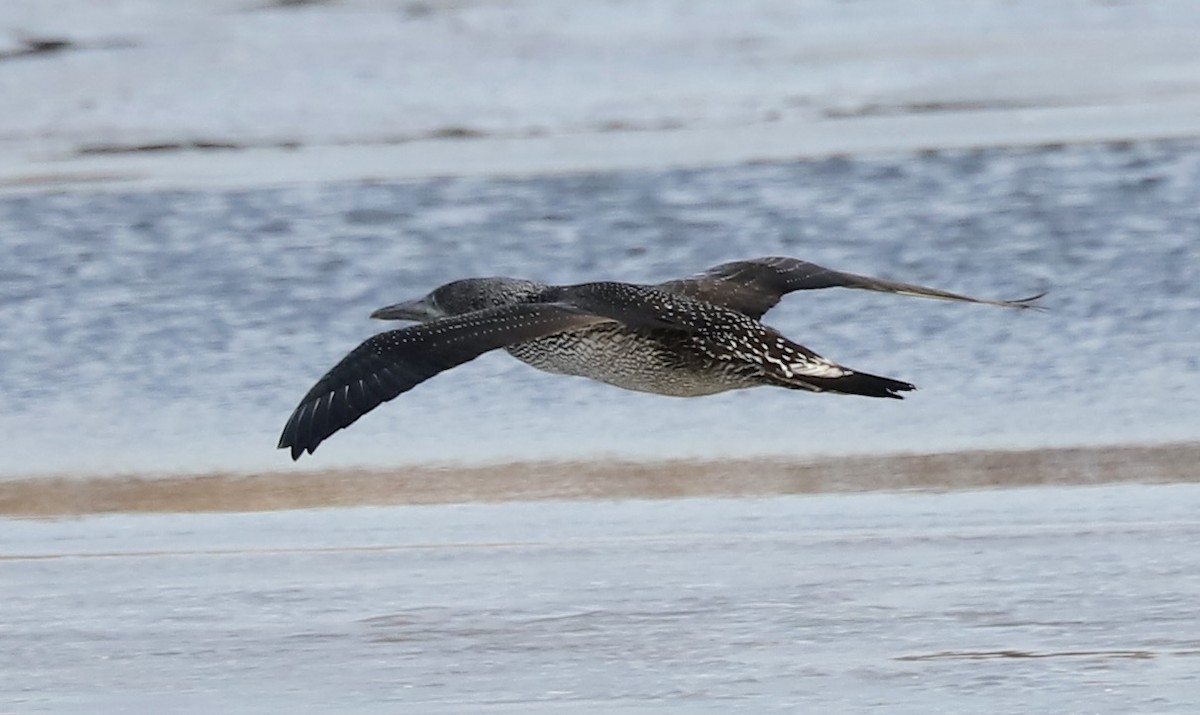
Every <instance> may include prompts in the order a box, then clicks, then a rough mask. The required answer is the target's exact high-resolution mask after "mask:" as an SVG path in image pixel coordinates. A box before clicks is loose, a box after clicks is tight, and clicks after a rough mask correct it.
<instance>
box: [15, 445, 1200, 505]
mask: <svg viewBox="0 0 1200 715" xmlns="http://www.w3.org/2000/svg"><path fill="white" fill-rule="evenodd" d="M1197 465H1200V443H1194V442H1193V443H1182V444H1166V445H1137V446H1102V447H1077V448H1059V449H1038V450H1026V451H1003V450H980V451H966V452H949V453H943V454H924V455H914V454H902V455H890V456H854V457H827V458H821V459H813V460H804V461H800V460H794V459H793V460H782V459H779V460H776V459H728V460H710V461H666V462H635V461H620V460H607V459H600V460H595V461H576V462H522V463H514V464H499V465H492V466H459V467H454V466H413V467H403V468H397V469H395V470H389V471H378V470H357V471H355V470H334V471H301V470H298V471H294V472H287V471H278V472H267V473H257V474H197V475H163V476H147V475H137V476H107V477H91V478H80V477H68V476H62V477H31V478H23V479H10V480H6V481H0V515H8V516H19V517H55V516H75V515H83V514H98V513H110V512H206V511H234V512H236V511H273V510H280V509H305V508H316V507H335V506H385V505H403V504H454V503H473V502H475V503H477V502H506V501H538V500H579V499H669V498H675V497H704V496H710V497H711V496H718V497H735V496H772V495H785V494H816V493H838V492H863V491H875V490H902V489H936V490H948V489H987V488H996V487H1019V486H1036V485H1054V486H1071V485H1089V484H1105V483H1114V482H1136V483H1184V482H1197V481H1200V466H1197Z"/></svg>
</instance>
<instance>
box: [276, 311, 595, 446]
mask: <svg viewBox="0 0 1200 715" xmlns="http://www.w3.org/2000/svg"><path fill="white" fill-rule="evenodd" d="M606 320H607V319H606V318H603V317H600V316H596V315H589V314H587V313H583V312H581V311H580V310H579V309H577V308H575V307H573V306H569V305H564V304H561V303H535V304H521V305H508V306H502V307H499V308H490V309H487V310H480V311H476V312H474V313H468V314H465V315H460V316H455V317H452V318H443V319H441V320H435V321H432V322H429V323H422V324H420V325H414V326H411V327H407V328H403V329H400V330H391V331H388V332H386V333H380V334H378V335H376V336H375V337H373V338H370V339H368V340H367V341H365V342H364V343H363V344H361V345H359V346H358V347H357V348H355V349H354V350H352V351H350V354H348V355H346V357H344V358H342V360H341V362H339V363H338V364H337V365H335V366H334V367H333V369H332V370H330V371H329V372H328V373H326V374H325V376H324V377H322V378H321V379H320V380H318V381H317V384H315V385H313V387H312V389H311V390H309V391H308V394H306V395H305V396H304V399H302V400H301V401H300V404H299V405H298V406H297V407H296V409H295V410H294V411H293V412H292V416H291V418H290V419H288V421H287V425H286V426H284V428H283V434H282V435H281V436H280V438H279V448H280V449H284V448H288V447H290V448H291V453H292V459H299V458H300V455H301V454H303V453H304V452H305V451H307V452H308V453H309V454H311V453H312V452H313V451H315V450H316V448H317V446H318V445H320V444H321V442H323V441H324V440H325V439H326V438H328V437H329V436H330V435H331V434H333V433H334V432H337V431H338V430H340V429H344V428H345V427H348V426H350V425H351V424H353V423H354V421H355V420H357V419H358V418H359V417H362V416H363V415H365V414H367V413H368V412H370V411H371V410H373V409H375V408H376V407H378V406H379V405H380V404H382V403H384V402H386V401H388V400H390V399H392V398H394V397H396V396H397V395H399V394H401V393H403V392H407V391H408V390H411V389H412V388H414V387H416V386H417V385H419V384H421V383H422V382H424V381H425V380H428V379H429V378H431V377H433V376H434V375H437V374H438V373H440V372H442V371H444V370H449V369H450V368H452V367H456V366H458V365H462V364H463V363H465V362H468V361H470V360H474V359H475V358H477V357H479V356H480V355H482V354H483V353H485V352H488V351H489V350H495V349H497V348H501V347H504V346H506V345H511V344H513V343H519V342H524V341H526V340H533V339H535V338H540V337H543V336H546V335H551V334H554V333H559V332H563V331H565V330H574V329H578V328H583V327H587V326H589V325H594V324H596V323H600V322H605V321H606Z"/></svg>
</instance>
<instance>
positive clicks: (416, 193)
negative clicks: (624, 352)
mask: <svg viewBox="0 0 1200 715" xmlns="http://www.w3.org/2000/svg"><path fill="white" fill-rule="evenodd" d="M1198 207H1200V145H1197V144H1195V143H1161V144H1133V145H1125V144H1121V145H1104V146H1099V145H1098V146H1084V147H1068V148H1050V149H1044V150H1020V151H1001V150H994V151H970V152H944V153H936V154H928V155H921V156H909V155H905V156H892V157H876V158H850V159H830V160H825V161H809V162H799V163H778V164H759V165H749V166H739V167H726V168H712V169H703V170H688V171H638V172H627V173H614V174H605V175H581V176H565V177H548V178H534V179H525V180H515V179H506V180H489V179H462V180H435V181H424V182H412V183H396V184H371V183H353V184H336V185H324V186H316V187H306V188H287V189H262V190H253V191H169V192H167V191H165V192H146V193H131V194H119V193H94V194H64V195H29V196H7V197H2V198H0V251H2V256H3V258H2V260H0V336H2V337H0V391H2V394H0V401H2V404H3V407H2V408H0V430H3V433H4V434H5V435H6V436H7V440H6V446H5V448H4V449H3V450H0V474H6V475H12V474H25V473H34V472H42V471H56V470H73V471H80V472H112V471H137V470H149V469H160V468H166V469H177V470H184V471H194V470H201V469H210V468H226V469H251V468H262V467H270V466H275V467H281V468H282V467H287V466H288V465H289V464H290V462H289V461H288V460H287V458H286V456H285V455H284V454H283V453H282V452H276V451H275V450H274V444H275V441H276V440H277V438H278V433H279V430H280V428H281V427H282V425H283V423H284V421H285V420H286V418H287V416H288V413H289V412H290V411H291V409H292V408H293V407H294V406H295V403H296V402H297V400H298V399H299V397H300V396H301V395H302V394H303V393H304V392H305V391H306V390H307V389H308V387H309V386H310V385H311V384H312V382H313V381H314V380H315V379H316V378H318V377H319V376H320V375H321V374H322V373H323V372H324V371H325V370H326V369H327V368H329V367H330V366H331V365H332V364H333V363H334V362H335V361H336V360H338V359H339V358H340V357H341V356H342V355H343V354H344V353H345V352H346V351H348V350H349V349H351V348H353V347H354V346H355V345H356V344H357V343H358V342H359V341H361V340H362V339H364V338H366V337H367V336H369V335H370V334H372V333H373V332H374V331H377V330H380V329H382V328H384V327H386V326H385V325H383V324H380V323H376V322H373V321H370V320H368V319H367V315H368V313H370V311H371V310H372V309H374V308H376V307H379V306H381V305H385V304H388V303H393V302H396V301H398V300H401V299H406V298H410V297H415V296H418V295H421V294H423V293H424V292H426V291H427V290H429V289H430V288H432V287H434V286H436V285H437V284H439V283H442V282H444V281H447V280H450V279H453V278H457V277H462V276H469V275H498V274H503V275H515V276H525V277H532V278H537V279H542V280H547V281H552V282H579V281H585V280H593V279H621V280H629V281H655V280H661V279H665V278H668V277H673V276H678V275H682V274H688V273H692V272H695V271H698V270H701V269H703V268H705V267H707V266H709V265H712V264H715V263H718V262H720V261H724V260H729V259H736V258H746V257H752V256H760V255H770V254H790V255H795V256H799V257H803V258H806V259H808V260H812V261H815V262H819V263H822V264H825V265H829V266H832V267H837V268H842V269H845V270H852V271H858V272H864V273H874V274H881V275H886V276H889V277H894V278H898V279H902V280H908V281H915V282H923V283H926V284H930V285H935V286H939V287H943V288H948V289H952V290H960V291H966V292H973V293H976V294H980V295H985V296H997V297H1019V296H1023V295H1027V294H1029V293H1032V292H1036V291H1038V290H1041V289H1049V290H1050V291H1051V292H1050V295H1049V296H1048V297H1047V298H1046V299H1045V305H1046V306H1047V307H1048V308H1049V309H1050V311H1049V312H1047V313H1043V314H1036V313H1033V312H1015V311H1012V312H1010V311H1002V310H999V309H995V308H988V307H981V306H969V305H954V304H947V303H941V302H936V301H922V300H917V299H909V298H899V297H892V296H883V295H877V294H860V293H856V292H848V291H833V292H830V291H823V292H820V293H813V294H799V295H793V296H790V297H789V298H788V299H786V300H785V302H784V304H783V305H782V306H781V307H780V308H779V309H777V311H775V312H772V313H771V314H770V315H769V316H768V318H767V322H769V323H771V324H773V325H775V326H777V327H779V328H781V329H782V330H783V331H784V332H785V333H787V334H788V335H790V336H792V337H793V338H795V339H797V340H798V341H800V342H802V343H804V344H806V345H808V346H809V347H811V348H813V349H815V350H817V351H818V352H820V353H822V354H825V355H827V356H829V357H831V358H833V359H835V360H838V361H840V362H842V363H844V364H848V365H850V366H852V367H857V368H860V369H863V370H868V371H871V372H876V373H880V374H884V375H889V376H893V377H898V378H902V379H906V380H909V381H912V382H914V383H916V384H917V385H918V386H919V387H920V391H918V392H917V393H915V394H914V395H913V396H912V397H910V398H909V399H907V400H905V401H903V402H898V401H880V400H868V399H865V398H836V397H830V396H819V395H807V394H798V393H794V392H790V391H784V390H768V389H762V390H752V391H743V392H739V393H732V394H726V395H720V396H715V397H710V398H703V399H697V400H677V399H671V398H664V397H656V396H652V395H641V394H636V393H630V392H624V391H620V390H616V389H614V388H610V387H607V386H604V385H598V384H594V383H589V382H587V381H585V380H581V379H575V378H563V377H557V376H552V375H546V374H542V373H539V372H537V371H534V370H532V369H530V368H528V367H526V366H524V365H521V364H519V363H517V362H516V361H514V360H512V359H511V358H508V357H507V356H506V355H503V354H497V355H489V356H485V357H484V358H482V359H480V360H479V361H477V362H475V363H472V364H470V365H467V366H464V367H463V368H459V369H456V370H454V371H452V372H450V373H447V374H445V375H442V376H439V377H437V378H435V379H434V380H432V381H430V382H429V383H427V384H425V385H422V386H420V387H418V388H417V389H416V390H414V391H413V392H411V393H408V394H406V395H403V396H401V397H400V398H399V399H398V400H396V401H395V402H394V403H391V404H389V405H385V406H384V408H382V409H380V410H378V411H376V412H375V413H372V414H371V415H369V416H367V417H366V418H364V419H363V420H361V421H360V422H359V423H358V424H356V425H354V427H353V428H352V429H351V430H349V431H347V432H345V433H341V434H338V435H336V436H335V437H334V438H332V439H331V440H330V441H329V442H327V443H326V444H325V445H323V446H322V448H321V450H320V451H319V452H318V453H317V454H316V455H315V458H312V459H310V460H307V463H308V464H309V465H311V466H313V467H330V466H343V465H349V464H376V465H378V464H397V463H406V462H417V461H428V460H431V459H469V460H487V459H508V458H520V457H533V458H537V457H586V456H591V455H597V454H615V455H623V456H634V457H671V456H700V457H703V456H714V455H730V454H737V455H742V454H765V453H777V454H787V455H805V454H816V453H821V454H828V453H843V452H861V451H890V450H914V451H925V450H940V449H953V448H957V447H973V446H979V447H989V446H1039V445H1047V444H1073V443H1081V442H1087V443H1093V442H1143V441H1160V440H1174V439H1190V438H1195V437H1196V436H1197V435H1198V434H1200V398H1197V394H1200V328H1198V326H1200V281H1197V280H1196V272H1197V268H1200V208H1198Z"/></svg>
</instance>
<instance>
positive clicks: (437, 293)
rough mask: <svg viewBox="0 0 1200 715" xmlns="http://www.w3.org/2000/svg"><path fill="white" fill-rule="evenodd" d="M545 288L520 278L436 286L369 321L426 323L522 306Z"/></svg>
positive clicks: (473, 280) (487, 279)
mask: <svg viewBox="0 0 1200 715" xmlns="http://www.w3.org/2000/svg"><path fill="white" fill-rule="evenodd" d="M545 288H546V286H545V284H542V283H536V282H534V281H527V280H522V279H520V278H500V277H495V278H464V279H462V280H457V281H452V282H450V283H447V284H445V285H443V286H439V287H437V288H435V289H434V290H433V291H432V292H430V293H429V294H428V295H426V296H424V297H422V298H418V299H416V300H410V301H405V302H403V303H396V304H395V305H389V306H386V307H384V308H380V309H379V310H376V311H375V312H374V313H371V317H372V318H378V319H380V320H415V321H417V322H420V323H426V322H429V321H431V320H437V319H438V318H445V317H449V316H452V315H464V314H466V313H473V312H475V311H477V310H484V309H486V308H495V307H498V306H501V305H513V304H516V303H525V302H528V301H529V299H530V298H532V297H533V296H535V295H537V294H538V293H541V292H542V291H543V290H545Z"/></svg>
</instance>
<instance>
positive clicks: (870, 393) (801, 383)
mask: <svg viewBox="0 0 1200 715" xmlns="http://www.w3.org/2000/svg"><path fill="white" fill-rule="evenodd" d="M776 384H778V385H780V386H781V387H788V388H791V389H793V390H809V391H812V392H837V393H841V394H843V395H863V396H865V397H890V398H892V399H896V400H903V399H904V395H901V394H899V393H901V392H909V391H911V390H915V389H917V388H916V385H913V384H912V383H909V382H903V381H901V380H893V379H892V378H890V377H880V376H879V375H871V374H869V373H865V372H853V371H847V373H846V374H845V375H840V376H838V377H814V376H811V375H796V376H795V377H792V378H790V379H787V378H782V377H781V378H779V379H778V380H777V381H776Z"/></svg>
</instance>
